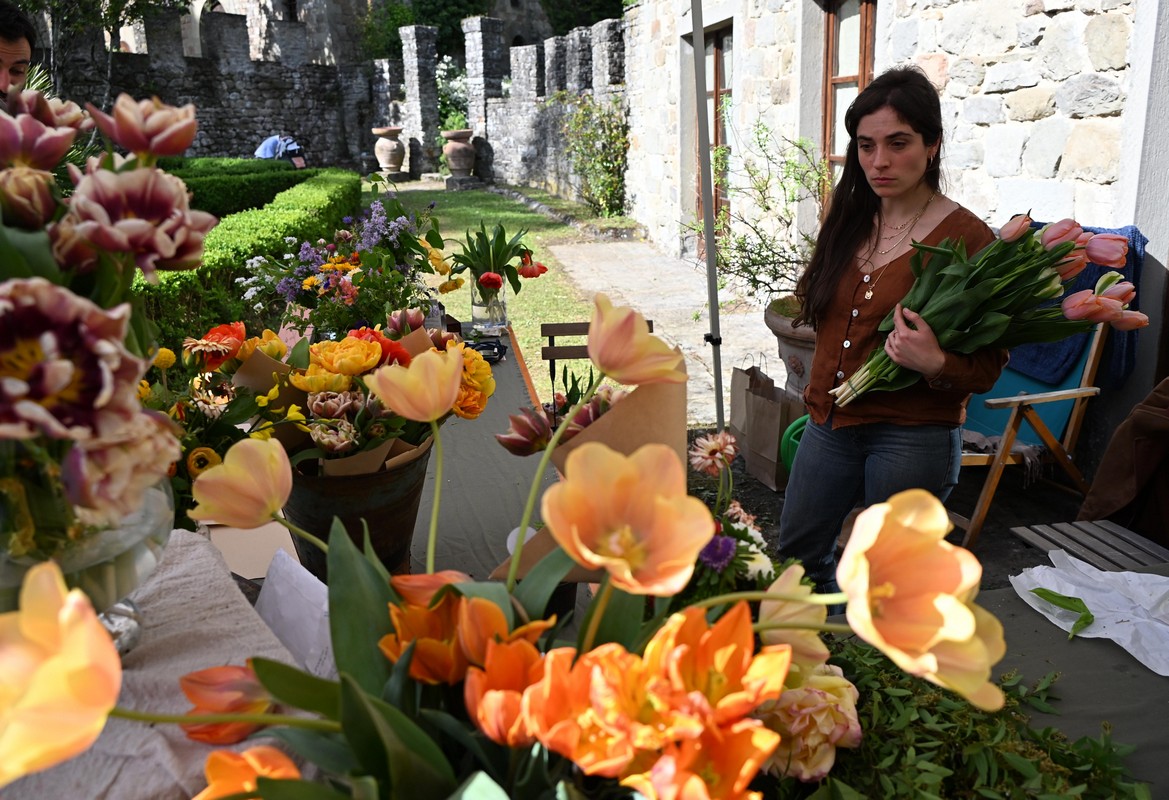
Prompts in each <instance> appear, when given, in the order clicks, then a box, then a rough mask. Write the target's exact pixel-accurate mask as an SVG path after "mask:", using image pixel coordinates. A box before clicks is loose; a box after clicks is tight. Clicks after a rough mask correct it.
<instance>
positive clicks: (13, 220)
mask: <svg viewBox="0 0 1169 800" xmlns="http://www.w3.org/2000/svg"><path fill="white" fill-rule="evenodd" d="M54 185H55V180H54V178H53V175H52V173H51V172H45V171H44V170H39V169H30V168H29V167H11V168H9V169H6V170H4V171H3V172H0V209H2V210H3V212H4V222H5V223H7V224H8V225H12V226H14V227H18V228H24V229H26V230H40V229H41V228H43V227H44V226H45V224H46V223H47V222H48V221H49V220H51V219H52V218H53V214H54V213H56V211H57V201H56V200H55V199H54V197H53V186H54Z"/></svg>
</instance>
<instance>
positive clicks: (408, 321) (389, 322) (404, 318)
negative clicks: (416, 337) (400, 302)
mask: <svg viewBox="0 0 1169 800" xmlns="http://www.w3.org/2000/svg"><path fill="white" fill-rule="evenodd" d="M425 324H426V314H425V313H423V311H422V309H421V308H398V309H395V310H394V311H392V312H391V313H390V315H389V317H387V318H386V330H388V331H394V332H395V333H397V334H400V335H402V336H405V335H406V334H407V333H409V332H410V331H416V330H418V329H419V328H421V327H422V326H423V325H425Z"/></svg>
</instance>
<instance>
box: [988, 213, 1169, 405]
mask: <svg viewBox="0 0 1169 800" xmlns="http://www.w3.org/2000/svg"><path fill="white" fill-rule="evenodd" d="M1035 226H1036V227H1039V224H1038V223H1035ZM1084 230H1086V231H1088V232H1089V233H1115V234H1119V235H1121V236H1124V237H1127V238H1128V259H1127V260H1126V261H1125V265H1124V269H1122V270H1120V272H1121V274H1122V275H1123V276H1124V279H1125V280H1126V281H1130V282H1131V283H1132V284H1133V286H1135V287H1136V288H1137V299H1136V300H1134V301H1133V303H1132V305H1131V308H1132V309H1133V310H1137V309H1138V308H1139V301H1140V289H1141V264H1142V263H1143V262H1144V258H1145V243H1146V242H1148V241H1149V240H1148V238H1147V237H1146V236H1145V235H1144V234H1142V233H1141V232H1140V231H1139V230H1138V229H1137V228H1136V226H1134V225H1126V226H1125V227H1123V228H1089V227H1085V228H1084ZM1111 271H1112V270H1110V269H1109V268H1107V267H1101V266H1099V265H1097V264H1092V263H1090V262H1089V264H1088V266H1087V267H1086V268H1085V269H1084V271H1083V272H1081V273H1080V274H1079V275H1077V276H1076V278H1075V280H1074V281H1073V282H1072V285H1071V287H1070V288H1069V289H1068V293H1072V292H1078V291H1080V290H1081V289H1091V288H1092V287H1093V286H1095V285H1096V281H1097V280H1098V279H1099V278H1100V276H1101V275H1103V274H1104V273H1106V272H1111ZM1088 339H1089V334H1087V333H1083V334H1078V335H1076V336H1069V337H1068V338H1066V339H1061V340H1060V341H1058V342H1044V343H1041V344H1022V345H1019V346H1018V347H1015V348H1012V349H1011V363H1010V366H1011V369H1013V370H1015V371H1016V372H1021V373H1023V374H1024V375H1027V376H1029V377H1032V378H1034V379H1035V380H1039V381H1043V382H1044V383H1050V384H1051V385H1053V386H1058V385H1060V384H1062V383H1063V382H1064V381H1065V380H1066V379H1067V377H1068V373H1069V372H1070V371H1071V370H1072V368H1073V367H1074V366H1075V365H1076V362H1077V361H1079V359H1080V354H1081V353H1083V351H1084V348H1085V347H1086V346H1087V344H1088ZM1104 348H1105V349H1104V358H1103V359H1102V361H1101V364H1100V371H1099V372H1098V373H1097V380H1096V382H1097V385H1099V386H1101V387H1102V388H1106V387H1115V386H1119V385H1120V384H1122V383H1124V380H1125V378H1127V377H1128V376H1129V374H1130V373H1131V372H1132V371H1133V368H1134V367H1135V366H1136V348H1137V331H1109V333H1108V339H1107V341H1106V342H1105V345H1104Z"/></svg>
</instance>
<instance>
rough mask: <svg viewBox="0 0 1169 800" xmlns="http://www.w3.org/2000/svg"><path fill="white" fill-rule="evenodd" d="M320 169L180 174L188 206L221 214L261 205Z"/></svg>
mask: <svg viewBox="0 0 1169 800" xmlns="http://www.w3.org/2000/svg"><path fill="white" fill-rule="evenodd" d="M319 172H320V170H317V169H293V170H268V171H265V172H251V173H244V174H223V175H217V174H208V173H195V174H193V175H187V176H186V177H183V180H184V181H185V182H186V184H187V189H188V190H190V192H191V208H198V209H202V210H203V211H207V212H209V213H211V214H214V215H215V216H217V217H220V218H222V217H226V216H227V215H229V214H237V213H239V212H240V211H246V210H247V209H249V208H260V207H262V206H264V205H265V204H267V203H269V202H271V201H272V199H273V198H274V197H276V195H278V194H280V193H281V192H283V191H284V190H285V189H291V188H292V187H293V186H296V185H297V184H298V183H303V182H304V181H306V180H308V179H310V178H312V177H314V176H315V175H316V174H317V173H319ZM180 177H182V176H180Z"/></svg>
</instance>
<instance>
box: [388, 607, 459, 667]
mask: <svg viewBox="0 0 1169 800" xmlns="http://www.w3.org/2000/svg"><path fill="white" fill-rule="evenodd" d="M462 602H463V598H462V597H460V596H459V595H458V594H456V593H454V592H448V593H447V594H444V595H443V596H442V598H441V599H440V600H439V601H438V602H437V603H436V604H435V605H434V606H433V607H430V608H427V607H426V606H413V605H405V606H397V605H394V604H390V619H391V620H392V622H393V624H394V633H387V634H386V635H385V636H383V637H382V638H381V641H380V642H378V647H379V648H381V651H382V653H383V654H384V655H385V657H386V658H388V659H389V660H390V661H392V662H395V663H396V662H397V661H398V659H399V658H401V657H402V654H403V653H405V652H406V648H407V647H409V646H410V644H411V643H413V645H414V655H413V658H411V659H410V677H411V678H413V679H414V680H417V681H422V682H423V683H430V684H438V683H449V684H455V683H459V682H460V681H461V680H463V676H464V675H466V673H467V657H466V656H465V655H463V648H462V647H460V646H459V636H458V618H459V606H460V605H461V604H462Z"/></svg>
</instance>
